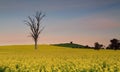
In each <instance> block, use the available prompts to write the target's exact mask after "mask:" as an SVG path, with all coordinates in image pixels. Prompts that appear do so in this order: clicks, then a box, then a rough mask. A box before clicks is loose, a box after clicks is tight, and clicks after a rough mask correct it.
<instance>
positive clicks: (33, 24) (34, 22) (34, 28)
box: [25, 12, 45, 49]
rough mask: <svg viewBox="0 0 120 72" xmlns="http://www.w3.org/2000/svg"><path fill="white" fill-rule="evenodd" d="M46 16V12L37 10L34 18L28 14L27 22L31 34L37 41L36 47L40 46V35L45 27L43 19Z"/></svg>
mask: <svg viewBox="0 0 120 72" xmlns="http://www.w3.org/2000/svg"><path fill="white" fill-rule="evenodd" d="M44 17H45V14H43V13H42V12H36V15H35V16H34V18H32V17H30V16H28V20H27V21H25V24H27V25H28V26H29V27H30V30H31V32H30V35H31V37H32V38H33V40H34V42H35V49H37V48H38V46H37V42H38V37H39V35H40V33H41V32H42V31H43V29H44V27H42V26H41V21H42V19H43V18H44Z"/></svg>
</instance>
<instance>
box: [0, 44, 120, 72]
mask: <svg viewBox="0 0 120 72" xmlns="http://www.w3.org/2000/svg"><path fill="white" fill-rule="evenodd" d="M0 72H120V51H119V50H117V51H115V50H99V51H98V50H93V49H84V48H81V49H77V48H74V49H73V48H65V47H58V46H50V45H39V47H38V49H37V50H34V46H33V45H13V46H0Z"/></svg>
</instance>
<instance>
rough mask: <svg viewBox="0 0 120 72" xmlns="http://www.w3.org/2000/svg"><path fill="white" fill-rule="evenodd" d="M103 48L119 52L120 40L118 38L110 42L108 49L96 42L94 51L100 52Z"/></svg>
mask: <svg viewBox="0 0 120 72" xmlns="http://www.w3.org/2000/svg"><path fill="white" fill-rule="evenodd" d="M101 48H104V49H114V50H119V49H120V40H118V39H116V38H114V39H112V40H110V44H109V45H108V46H107V47H105V46H104V45H103V44H99V43H98V42H95V44H94V49H96V50H99V49H101Z"/></svg>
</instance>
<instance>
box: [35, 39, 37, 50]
mask: <svg viewBox="0 0 120 72" xmlns="http://www.w3.org/2000/svg"><path fill="white" fill-rule="evenodd" d="M35 49H37V40H35Z"/></svg>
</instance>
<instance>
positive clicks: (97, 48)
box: [94, 42, 103, 50]
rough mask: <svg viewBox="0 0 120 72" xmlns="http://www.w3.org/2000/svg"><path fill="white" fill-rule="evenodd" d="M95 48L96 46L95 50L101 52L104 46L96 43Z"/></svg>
mask: <svg viewBox="0 0 120 72" xmlns="http://www.w3.org/2000/svg"><path fill="white" fill-rule="evenodd" d="M94 46H95V47H94V49H95V50H99V49H101V48H102V47H103V45H102V44H99V43H98V42H95V43H94Z"/></svg>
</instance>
